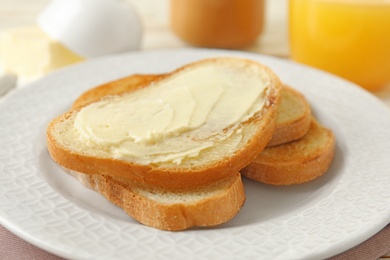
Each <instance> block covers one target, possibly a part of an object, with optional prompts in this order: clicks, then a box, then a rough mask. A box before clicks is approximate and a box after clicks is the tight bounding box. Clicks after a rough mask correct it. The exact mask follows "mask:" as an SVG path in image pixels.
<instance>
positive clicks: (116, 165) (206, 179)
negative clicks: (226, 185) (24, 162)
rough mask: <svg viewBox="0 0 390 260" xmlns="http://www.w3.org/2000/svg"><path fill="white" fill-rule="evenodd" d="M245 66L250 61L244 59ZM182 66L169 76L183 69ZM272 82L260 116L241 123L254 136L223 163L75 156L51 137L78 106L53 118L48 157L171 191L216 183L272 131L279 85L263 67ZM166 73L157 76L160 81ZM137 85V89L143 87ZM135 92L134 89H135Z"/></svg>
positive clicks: (258, 149) (258, 147) (244, 160)
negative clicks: (146, 162)
mask: <svg viewBox="0 0 390 260" xmlns="http://www.w3.org/2000/svg"><path fill="white" fill-rule="evenodd" d="M227 60H229V58H223V59H208V60H204V61H200V62H198V63H202V62H226V61H227ZM246 62H247V66H250V64H252V63H253V62H252V61H249V60H246ZM188 66H191V65H187V66H184V67H182V68H180V69H178V70H176V71H174V72H172V73H175V72H177V71H180V70H183V69H186V68H187V67H188ZM264 70H266V71H267V72H268V74H269V75H270V79H271V86H272V88H271V91H270V94H269V102H268V105H267V106H266V107H265V108H264V109H263V111H262V113H261V114H259V115H256V116H255V117H254V118H252V119H251V120H250V121H249V122H246V123H244V124H245V127H244V128H243V131H245V129H246V128H247V127H248V128H250V127H252V128H256V130H255V134H254V135H253V136H252V137H251V138H250V139H249V140H246V143H245V144H244V145H243V146H242V148H241V149H239V150H237V151H235V152H234V154H232V155H229V156H226V157H225V158H224V159H223V160H219V161H214V162H210V163H209V164H207V165H202V166H201V167H200V166H194V167H186V168H180V167H176V168H175V167H172V165H164V164H160V165H138V164H135V163H132V162H127V161H122V160H117V159H112V158H95V157H93V156H88V155H84V154H81V153H76V152H74V151H72V150H68V149H67V148H66V147H64V146H62V145H61V144H60V143H59V142H58V141H57V140H56V138H55V136H54V135H53V132H54V130H53V129H54V127H55V126H56V124H57V123H58V122H61V121H63V120H66V119H67V118H69V117H70V115H71V114H72V113H77V111H78V110H79V109H81V107H77V108H75V109H73V110H70V111H69V112H67V113H65V114H63V115H61V116H59V117H57V118H56V119H54V120H53V121H52V122H51V123H50V124H49V126H48V128H47V144H48V150H49V153H50V155H51V157H52V158H53V159H54V161H56V162H57V163H58V164H59V165H61V166H63V167H65V168H67V169H70V170H74V171H77V172H82V173H86V174H102V175H108V176H113V177H120V178H128V179H130V180H132V181H136V182H140V183H147V184H150V185H155V186H161V187H165V188H167V189H171V190H186V189H188V188H190V187H193V186H202V185H207V184H209V183H212V182H215V181H217V180H221V179H225V178H228V177H229V176H232V175H234V174H235V173H236V172H238V171H239V170H240V169H242V168H243V167H245V166H246V165H248V164H249V163H250V162H251V161H252V160H253V159H254V158H256V156H257V155H258V154H259V153H260V152H261V151H262V150H263V149H264V147H265V146H266V145H267V143H268V142H269V140H270V139H271V137H272V134H273V132H274V130H275V119H276V113H277V108H278V105H279V102H280V98H279V96H280V89H281V83H280V81H279V79H278V77H277V76H276V75H275V74H274V73H273V72H272V71H271V70H269V69H268V68H266V67H264ZM166 76H169V74H165V75H164V76H159V77H158V79H156V80H157V81H158V80H162V79H163V78H165V77H166ZM143 86H144V85H139V86H138V87H143ZM135 89H136V88H135Z"/></svg>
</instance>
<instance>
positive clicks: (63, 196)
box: [0, 49, 390, 259]
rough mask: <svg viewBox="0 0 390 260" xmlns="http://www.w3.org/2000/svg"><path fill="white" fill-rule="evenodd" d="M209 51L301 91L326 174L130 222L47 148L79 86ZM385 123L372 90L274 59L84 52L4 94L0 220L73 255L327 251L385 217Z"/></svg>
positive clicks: (294, 255)
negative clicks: (238, 199) (235, 207)
mask: <svg viewBox="0 0 390 260" xmlns="http://www.w3.org/2000/svg"><path fill="white" fill-rule="evenodd" d="M212 56H241V57H246V58H250V59H254V60H258V61H260V62H262V63H264V64H266V65H268V66H269V67H271V68H272V69H273V70H274V71H275V72H276V73H277V74H278V75H279V76H280V78H281V79H282V81H284V82H285V83H288V84H289V85H291V86H293V87H295V88H297V89H298V90H300V91H301V92H302V93H304V94H305V95H306V97H307V98H308V100H309V101H310V102H311V104H312V106H313V111H314V113H315V115H316V117H317V118H318V120H319V121H320V122H321V123H322V124H323V125H325V126H327V127H329V128H331V129H333V130H334V132H335V135H336V138H337V148H336V156H335V160H334V162H333V164H332V166H331V168H330V170H329V172H328V173H327V174H326V175H324V176H323V177H321V178H319V179H317V180H315V181H313V182H311V183H307V184H303V185H299V186H292V187H272V186H267V185H262V184H259V183H255V182H252V181H248V180H245V187H246V193H247V201H246V204H245V205H244V207H243V208H242V210H241V212H240V213H239V214H238V215H237V216H236V217H235V218H234V219H233V220H232V221H230V222H228V223H226V224H224V225H221V226H218V227H215V228H208V229H191V230H187V231H182V232H166V231H160V230H156V229H153V228H149V227H145V226H143V225H141V224H139V223H137V222H135V221H133V220H132V219H131V218H130V217H128V216H127V215H126V214H125V213H123V212H122V211H121V210H120V209H118V208H116V207H115V206H113V205H112V204H110V203H109V202H107V201H106V200H105V199H104V198H103V197H101V196H100V195H99V194H97V193H95V192H93V191H90V190H88V189H86V188H84V187H82V186H81V184H79V183H78V182H77V181H76V180H75V179H73V178H72V177H70V176H68V175H67V174H65V173H64V172H63V171H62V170H61V169H60V168H59V167H58V166H57V165H56V164H55V163H54V162H53V161H52V160H51V159H50V157H49V154H48V152H47V150H46V142H45V128H46V125H47V123H48V122H49V121H50V120H51V119H52V118H53V117H55V116H56V115H58V114H60V113H62V112H64V111H66V110H67V109H68V108H69V107H70V105H71V103H72V101H73V100H74V99H75V98H76V97H77V96H78V95H80V94H81V93H82V92H84V91H85V90H87V89H89V88H91V87H94V86H96V85H98V84H101V83H104V82H107V81H110V80H113V79H117V78H120V77H123V76H126V75H129V74H133V73H161V72H167V71H170V70H172V69H174V68H176V67H178V66H180V65H182V64H184V63H187V62H189V61H192V60H197V59H200V58H205V57H212ZM389 129H390V113H389V111H388V109H387V108H386V107H385V106H384V105H383V104H382V103H380V102H379V101H378V100H377V99H376V98H375V97H374V96H372V95H371V94H369V93H367V92H365V91H364V90H362V89H360V88H358V87H356V86H354V85H352V84H351V83H348V82H346V81H343V80H341V79H338V78H336V77H333V76H331V75H328V74H325V73H323V72H320V71H317V70H314V69H310V68H307V67H304V66H301V65H298V64H295V63H292V62H288V61H285V60H280V59H277V58H272V57H267V56H262V55H258V54H253V53H245V52H235V51H222V50H220V51H218V50H202V49H181V50H159V51H148V52H134V53H129V54H126V55H120V56H112V57H106V58H102V59H96V60H91V61H88V62H86V63H83V64H80V65H75V66H72V67H69V68H66V69H63V70H60V71H58V72H56V73H53V74H51V75H49V76H47V77H46V78H44V79H42V80H40V81H37V82H36V83H34V84H31V85H30V86H29V87H26V88H22V89H20V90H18V91H15V92H14V93H12V94H11V95H8V96H7V98H6V99H5V100H3V101H2V102H1V103H0V140H1V141H0V223H1V224H2V225H4V226H5V227H7V228H8V229H9V230H11V231H12V232H14V233H15V234H17V235H19V236H20V237H22V238H24V239H25V240H27V241H29V242H30V243H32V244H35V245H37V246H39V247H41V248H43V249H45V250H47V251H50V252H52V253H54V254H57V255H60V256H63V257H65V258H71V259H129V258H131V259H144V258H159V259H184V258H210V257H211V258H213V259H214V258H221V259H226V258H246V259H287V258H288V259H320V258H321V259H322V258H326V257H330V256H333V255H335V254H338V253H340V252H342V251H345V250H347V249H349V248H351V247H353V246H355V245H357V244H359V243H360V242H362V241H364V240H366V239H368V238H369V237H370V236H372V235H374V234H375V233H376V232H378V231H379V230H380V229H381V228H383V227H384V226H386V225H387V224H388V223H389V222H390V189H389V187H390V177H389V174H390V172H389V170H388V169H389V168H390V162H389V160H388V156H389V154H390V132H389Z"/></svg>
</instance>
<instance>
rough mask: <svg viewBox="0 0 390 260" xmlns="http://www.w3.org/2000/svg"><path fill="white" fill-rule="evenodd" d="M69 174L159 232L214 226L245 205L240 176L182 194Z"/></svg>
mask: <svg viewBox="0 0 390 260" xmlns="http://www.w3.org/2000/svg"><path fill="white" fill-rule="evenodd" d="M67 172H68V173H70V174H71V175H73V176H74V177H76V178H77V179H78V180H79V181H80V182H81V183H82V184H83V185H84V186H86V187H88V188H90V189H92V190H95V191H97V192H99V193H100V194H102V195H103V196H104V197H105V198H107V199H108V200H109V201H110V202H111V203H113V204H115V205H117V206H118V207H120V208H122V209H123V210H124V211H125V212H126V213H127V214H128V215H129V216H131V217H132V218H133V219H135V220H137V221H138V222H140V223H142V224H144V225H146V226H149V227H154V228H158V229H162V230H170V231H177V230H184V229H188V228H190V227H207V226H215V225H219V224H222V223H225V222H227V221H228V220H230V219H231V218H233V217H234V216H236V215H237V213H238V212H239V211H240V209H241V207H242V206H243V204H244V202H245V193H244V187H243V183H242V181H241V175H240V173H236V174H234V175H233V176H231V177H229V178H227V179H224V180H220V181H217V182H215V183H212V184H210V185H207V186H202V187H193V188H192V189H190V190H187V191H185V192H172V191H166V190H165V189H161V188H158V187H153V186H148V185H145V184H141V183H135V182H132V181H129V180H128V179H123V178H116V177H112V176H104V175H100V174H83V173H79V172H75V171H69V170H67Z"/></svg>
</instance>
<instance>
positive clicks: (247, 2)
mask: <svg viewBox="0 0 390 260" xmlns="http://www.w3.org/2000/svg"><path fill="white" fill-rule="evenodd" d="M170 8H171V9H170V11H171V12H170V23H171V28H172V30H173V31H174V32H175V33H176V34H177V35H178V36H179V37H180V38H181V39H183V40H184V41H186V42H187V43H189V44H192V45H195V46H202V47H215V48H241V47H247V46H249V45H251V44H253V43H254V42H255V41H256V39H257V38H258V37H259V35H260V34H261V32H262V30H263V23H264V0H171V1H170Z"/></svg>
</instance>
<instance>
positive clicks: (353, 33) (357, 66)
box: [0, 0, 390, 98]
mask: <svg viewBox="0 0 390 260" xmlns="http://www.w3.org/2000/svg"><path fill="white" fill-rule="evenodd" d="M80 1H81V0H80ZM111 1H112V0H111ZM114 1H117V0H114ZM122 1H124V2H127V3H128V4H129V5H130V6H131V7H132V8H133V9H134V11H135V13H136V15H137V16H138V17H139V19H140V21H141V24H142V28H141V30H142V34H141V36H140V37H139V38H140V42H139V43H137V48H133V47H132V48H129V49H128V50H130V51H132V50H136V49H137V50H138V49H141V50H149V49H160V48H182V47H218V48H232V46H233V45H234V43H231V42H229V40H230V39H233V38H235V37H236V38H237V37H238V38H240V37H241V38H242V40H243V41H244V42H245V41H246V42H245V43H246V44H236V45H237V46H236V45H234V46H233V48H234V49H239V50H244V51H250V52H256V53H260V54H266V55H272V56H276V57H280V58H285V59H291V60H293V61H296V62H299V63H304V64H307V65H309V66H313V67H317V68H320V69H322V70H325V71H328V72H331V73H333V74H336V75H338V76H341V77H343V78H346V79H348V80H350V81H353V82H355V83H357V84H358V85H360V86H362V87H363V88H365V89H367V90H369V91H372V92H375V94H377V95H378V96H379V97H385V98H388V97H389V94H388V93H389V92H390V91H389V89H390V84H389V83H390V47H389V46H390V37H389V35H390V2H389V1H388V0H245V1H237V0H197V1H194V0H185V1H184V0H142V1H137V0H122ZM52 2H66V1H61V0H53V1H50V0H1V1H0V34H4V33H7V32H8V31H9V30H11V29H12V28H19V27H26V26H32V25H36V24H37V18H38V16H39V15H40V14H41V13H42V12H43V11H44V10H45V9H46V8H47V6H48V5H49V4H50V3H52ZM68 2H74V1H73V0H69V1H68ZM81 2H86V3H88V2H90V3H92V1H89V0H83V1H81ZM98 2H103V1H102V0H99V1H98ZM229 2H231V3H234V4H232V5H231V7H226V8H225V9H223V11H222V9H218V8H220V6H221V5H222V4H226V3H229ZM95 3H96V2H95ZM247 3H251V4H249V5H247ZM213 8H215V9H213ZM229 8H230V9H229ZM239 9H240V10H239ZM260 9H261V12H260V11H259V10H260ZM237 13H241V14H240V15H237ZM54 14H55V12H54ZM245 14H248V15H245ZM61 16H62V17H66V12H64V13H63V14H59V15H57V17H61ZM223 16H225V17H223ZM53 17H56V15H54V16H50V17H49V18H48V19H46V20H47V21H49V22H46V24H48V23H49V24H50V19H52V18H53ZM259 17H260V18H259ZM87 20H88V19H87ZM245 23H246V25H245ZM77 24H84V22H83V21H78V20H77ZM213 24H214V26H215V27H213ZM224 24H226V26H224V27H225V28H228V29H229V30H233V29H234V28H233V27H236V25H240V26H241V27H240V28H235V29H236V31H230V32H229V31H226V32H222V31H221V30H219V36H218V35H217V33H215V30H216V29H215V28H217V27H218V28H220V27H221V26H223V25H224ZM245 26H246V27H245ZM248 26H249V27H248ZM76 27H77V26H76ZM72 28H73V27H72ZM243 28H244V31H245V33H246V35H242V34H241V36H240V35H238V34H239V32H240V30H241V31H242V30H243ZM56 29H57V28H56V27H52V28H51V30H52V32H54V34H55V33H56ZM256 30H257V31H256ZM258 30H260V31H258ZM207 33H208V34H207ZM223 33H225V36H222V37H221V35H222V34H223ZM228 33H231V34H230V35H229V34H228ZM231 35H234V37H231ZM237 35H238V36H237ZM51 36H53V35H51ZM133 36H134V35H133ZM12 37H14V36H12ZM18 37H19V36H18ZM18 37H14V38H13V39H11V41H9V42H8V43H7V44H8V46H6V48H4V46H5V44H1V43H2V42H4V40H2V41H0V61H2V60H3V61H4V60H7V59H8V57H6V56H7V55H8V54H10V53H11V52H8V51H6V52H5V53H4V51H3V55H2V54H1V49H9V48H10V46H11V48H13V49H15V48H16V45H17V44H20V42H21V40H20V39H19V38H20V37H19V38H18ZM23 37H24V36H23ZM30 37H31V36H30ZM213 37H214V38H218V37H219V40H221V42H219V43H218V44H216V42H213V41H210V40H211V39H212V38H213ZM243 37H244V38H243ZM245 37H252V38H253V37H254V40H248V39H249V38H245ZM68 38H69V37H68ZM0 39H1V38H0ZM25 39H26V38H23V39H22V40H25ZM217 40H218V39H217ZM202 41H203V42H202ZM223 41H225V42H223ZM95 42H100V41H95ZM232 44H233V45H232ZM2 45H3V48H1V46H2ZM128 50H127V51H128ZM16 54H17V53H16ZM8 56H12V55H8ZM22 56H23V55H22ZM25 56H26V55H24V56H23V57H25ZM11 58H12V57H11ZM73 58H74V59H73V60H78V57H73ZM16 60H17V61H16V62H19V61H18V60H20V58H17V59H16ZM72 62H73V61H72ZM59 63H61V62H59ZM65 63H71V62H70V61H66V62H64V64H65ZM4 66H7V65H4V62H3V67H4ZM12 66H14V64H12ZM15 66H20V64H17V65H15ZM53 66H54V65H53ZM55 66H59V65H58V64H57V65H55ZM61 66H62V65H61ZM45 73H46V72H45ZM16 74H23V73H19V72H17V73H16ZM20 76H23V75H20ZM27 82H28V80H27Z"/></svg>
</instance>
